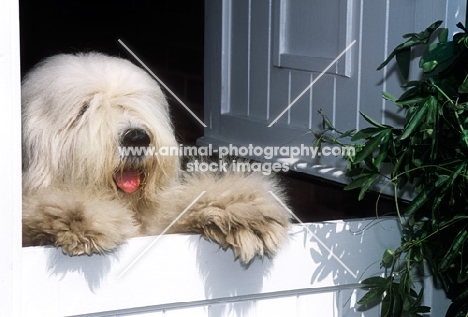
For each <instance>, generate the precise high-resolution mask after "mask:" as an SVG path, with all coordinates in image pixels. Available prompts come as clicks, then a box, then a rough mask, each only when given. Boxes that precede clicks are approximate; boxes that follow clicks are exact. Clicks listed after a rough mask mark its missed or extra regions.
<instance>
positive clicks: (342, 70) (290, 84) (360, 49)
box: [199, 0, 466, 182]
mask: <svg viewBox="0 0 468 317" xmlns="http://www.w3.org/2000/svg"><path fill="white" fill-rule="evenodd" d="M205 7H206V26H205V30H206V32H205V43H206V47H205V53H206V55H205V56H206V58H205V120H204V121H205V123H207V124H208V128H206V129H205V134H204V138H202V139H200V140H199V143H200V144H209V143H211V144H214V145H226V144H234V145H237V146H243V145H249V144H252V145H253V146H283V145H287V146H299V145H301V144H304V145H309V146H310V145H312V141H313V140H314V137H313V135H312V134H311V133H307V132H310V130H319V129H320V128H321V117H320V116H319V115H318V113H317V112H318V110H319V109H323V111H324V112H325V114H326V115H327V116H328V117H329V118H330V119H331V121H332V123H333V124H334V125H335V126H336V127H337V128H338V129H339V130H341V131H346V130H348V129H354V128H356V129H359V128H363V127H365V126H366V125H367V123H366V122H365V121H364V119H363V118H362V117H361V116H360V115H359V111H362V112H364V113H366V114H367V115H369V116H371V117H373V118H374V119H376V120H378V121H381V122H383V123H387V124H392V125H397V126H399V125H401V124H402V116H401V113H398V112H397V110H398V108H397V107H396V106H394V105H393V104H391V103H390V102H388V101H385V100H383V99H382V97H381V92H382V91H388V92H390V93H392V94H393V95H395V96H399V95H400V94H401V92H402V89H401V88H400V85H401V84H402V83H403V80H402V78H401V77H400V75H399V74H398V72H397V70H396V68H395V64H394V63H392V64H390V65H389V66H387V67H386V68H385V69H384V70H382V71H377V70H376V68H377V67H378V66H379V65H380V63H381V62H382V61H384V60H385V58H386V57H387V56H388V55H389V54H390V52H391V50H392V49H393V48H394V47H395V46H396V45H398V44H399V43H401V42H403V41H404V39H403V38H402V35H403V34H406V33H411V32H420V31H422V30H424V29H425V28H426V27H427V26H429V25H430V24H431V23H433V22H435V21H436V20H439V19H440V20H443V21H444V24H443V25H442V26H445V27H448V28H449V29H450V30H451V32H452V33H453V32H455V31H456V30H457V28H456V26H455V25H456V24H457V23H458V22H463V23H464V22H465V13H466V1H464V0H450V1H449V0H442V1H441V0H425V1H407V0H381V1H380V0H379V1H374V0H332V1H323V0H295V1H290V0H260V1H255V0H223V1H210V0H208V1H206V2H205ZM354 40H356V43H355V44H354V45H353V46H352V47H351V49H350V50H349V51H348V52H347V53H346V54H345V55H344V56H343V57H342V58H341V59H339V60H338V62H337V64H336V65H334V67H332V68H330V70H329V71H327V72H326V73H325V74H324V75H323V76H322V77H321V78H320V79H319V80H318V81H317V82H316V83H315V84H314V85H313V86H312V88H311V89H310V90H308V91H307V92H306V93H305V94H304V95H303V96H302V97H301V98H300V99H299V100H298V101H297V103H295V104H294V105H293V106H292V107H291V108H290V109H289V110H288V111H287V112H286V113H285V114H284V115H283V116H282V117H281V118H280V119H279V120H278V121H277V122H276V124H275V125H273V126H272V127H271V128H268V126H269V125H270V124H271V123H272V122H273V121H274V119H276V117H277V116H278V115H279V114H280V113H281V112H282V111H283V110H284V109H285V108H286V107H287V106H288V105H289V104H290V103H291V102H292V101H293V100H294V99H295V98H296V96H298V95H299V94H300V93H301V92H302V91H304V89H305V88H306V87H307V86H309V84H310V83H311V82H312V81H313V80H314V79H316V78H317V77H318V76H319V75H320V73H321V72H322V70H324V69H325V68H326V67H327V66H328V65H329V64H330V62H331V61H333V60H334V59H335V57H336V56H338V55H339V54H340V52H342V51H343V50H344V49H345V47H347V45H349V44H350V43H352V41H354ZM419 53H420V52H418V51H417V50H415V51H414V54H413V55H414V57H415V58H417V57H418V54H419ZM416 64H417V63H415V65H413V67H412V68H411V70H410V77H411V78H416V77H418V76H419V75H420V70H419V69H418V67H417V65H416ZM253 158H256V159H260V160H264V158H262V157H255V156H253ZM289 162H290V163H291V169H292V170H297V171H300V172H306V173H310V174H313V175H317V176H320V177H324V178H328V179H332V180H335V181H340V182H347V180H346V179H345V177H344V175H343V169H344V166H345V163H344V162H343V160H342V158H341V157H333V156H328V157H325V156H322V157H316V158H315V159H311V158H310V157H305V156H301V157H297V158H295V159H293V160H290V161H289Z"/></svg>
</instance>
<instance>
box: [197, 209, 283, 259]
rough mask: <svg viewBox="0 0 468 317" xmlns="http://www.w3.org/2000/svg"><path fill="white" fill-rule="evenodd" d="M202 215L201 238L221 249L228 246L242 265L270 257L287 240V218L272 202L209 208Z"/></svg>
mask: <svg viewBox="0 0 468 317" xmlns="http://www.w3.org/2000/svg"><path fill="white" fill-rule="evenodd" d="M204 214H205V216H206V217H204V224H203V234H204V236H205V237H207V238H208V239H210V240H213V241H215V242H217V243H219V244H220V245H221V247H222V248H223V249H227V248H228V247H231V248H232V249H233V251H234V255H235V257H236V258H239V259H240V260H241V261H242V262H243V263H245V264H247V263H249V262H250V261H251V260H252V259H253V258H254V257H255V256H257V255H258V256H260V257H263V256H264V255H266V256H269V257H272V256H273V255H275V254H276V252H277V251H278V249H279V247H280V246H281V245H282V244H283V243H284V242H285V241H286V239H287V230H288V227H289V221H288V217H287V216H286V215H285V213H284V211H283V210H281V206H279V205H277V204H275V203H274V202H272V201H261V202H259V201H255V200H253V201H238V202H232V203H230V204H227V205H224V206H210V207H208V208H207V209H206V213H204Z"/></svg>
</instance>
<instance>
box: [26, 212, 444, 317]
mask: <svg viewBox="0 0 468 317" xmlns="http://www.w3.org/2000/svg"><path fill="white" fill-rule="evenodd" d="M307 228H308V230H310V231H307V230H305V228H304V227H302V226H301V225H295V226H293V227H292V229H291V230H290V238H291V240H290V242H289V243H288V244H287V245H286V246H284V248H283V249H281V251H280V252H279V254H278V255H277V257H275V258H274V259H273V260H271V259H268V258H265V259H263V260H262V259H259V258H256V259H255V260H254V261H253V262H252V263H251V264H250V266H249V267H248V268H245V267H243V266H241V265H240V264H239V262H238V261H234V259H233V253H232V251H231V250H228V251H223V250H222V249H220V248H219V246H218V245H216V244H213V243H210V242H207V241H205V240H203V239H200V237H199V236H198V235H181V234H177V235H167V236H164V237H162V238H161V239H160V240H159V241H158V242H157V243H156V244H155V245H153V246H152V247H151V248H150V249H149V251H148V252H147V253H145V254H144V255H143V256H142V257H141V258H140V260H139V261H137V262H136V263H135V265H134V266H132V267H131V268H130V269H129V270H128V271H127V272H126V273H125V274H124V275H122V276H121V277H120V278H119V275H120V274H121V273H122V272H123V271H124V270H125V269H126V268H127V265H129V263H131V262H132V261H133V260H134V259H135V258H136V256H138V255H139V254H140V252H141V251H142V250H143V249H144V248H145V247H146V246H147V245H149V244H150V243H151V242H152V241H153V239H154V237H145V238H136V239H132V240H131V241H129V243H128V244H126V245H123V246H121V247H120V248H119V249H118V251H117V252H115V253H113V254H109V255H106V256H99V255H94V256H91V257H89V256H80V257H69V256H66V255H63V254H62V252H61V251H60V250H57V249H55V248H53V247H31V248H24V249H23V282H22V288H23V297H22V300H23V316H48V317H54V316H75V315H79V316H82V315H84V314H89V315H86V316H165V317H173V316H210V317H223V316H238V317H241V316H242V317H250V316H288V317H299V316H300V317H302V316H320V317H357V316H377V315H378V313H377V311H378V307H374V308H372V309H370V310H368V311H366V312H365V313H363V312H362V311H361V310H360V309H359V308H358V307H357V305H356V300H357V299H359V298H360V297H361V296H362V295H363V294H364V292H365V291H364V290H362V289H361V288H360V285H359V284H358V282H359V281H360V280H362V279H364V278H366V277H369V276H374V275H375V274H379V273H381V269H380V265H379V263H380V259H381V256H382V253H383V250H384V249H385V248H395V247H397V246H398V245H399V242H400V237H401V234H400V230H399V226H398V222H397V221H396V220H395V219H393V218H384V219H380V220H371V219H368V220H356V221H349V222H341V221H336V222H324V223H314V224H307ZM330 250H331V251H332V253H333V254H334V255H336V258H334V257H333V256H331V254H330ZM430 281H431V279H430V278H428V279H427V281H425V282H426V283H428V284H427V286H426V287H427V289H426V292H425V293H426V295H427V297H426V302H425V303H426V304H428V305H433V306H434V309H435V312H434V313H433V314H432V316H441V315H442V314H443V312H444V310H445V309H446V308H447V305H448V301H447V300H445V297H444V295H443V293H442V292H441V291H440V290H437V289H434V288H433V287H432V285H431V284H430Z"/></svg>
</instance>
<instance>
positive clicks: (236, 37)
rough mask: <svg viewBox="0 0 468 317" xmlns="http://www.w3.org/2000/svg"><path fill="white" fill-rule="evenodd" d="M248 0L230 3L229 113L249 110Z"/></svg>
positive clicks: (243, 114)
mask: <svg viewBox="0 0 468 317" xmlns="http://www.w3.org/2000/svg"><path fill="white" fill-rule="evenodd" d="M249 2H250V1H249V0H239V1H232V3H231V17H230V18H231V34H230V37H231V41H230V45H231V51H230V58H231V60H230V63H231V65H232V66H233V67H231V69H230V72H231V73H230V77H231V78H230V81H231V86H230V87H229V88H230V100H229V102H230V114H232V115H240V116H248V111H249V88H250V87H249V83H250V77H249V65H250V61H249V39H250V36H249V35H250V34H249V20H250V17H249V16H250V6H249Z"/></svg>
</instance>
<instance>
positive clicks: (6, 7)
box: [0, 0, 21, 316]
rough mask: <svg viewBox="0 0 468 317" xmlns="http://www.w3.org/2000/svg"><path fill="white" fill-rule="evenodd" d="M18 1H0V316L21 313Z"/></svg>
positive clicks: (19, 314) (18, 314)
mask: <svg viewBox="0 0 468 317" xmlns="http://www.w3.org/2000/svg"><path fill="white" fill-rule="evenodd" d="M18 16H19V13H18V2H17V1H15V0H4V1H1V2H0V105H1V115H0V144H1V145H2V154H1V156H0V173H1V175H2V182H1V185H0V200H1V201H2V203H1V207H0V214H1V221H0V241H1V242H0V245H1V249H2V256H1V259H0V316H21V118H20V115H21V106H20V104H21V97H20V55H19V19H18Z"/></svg>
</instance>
